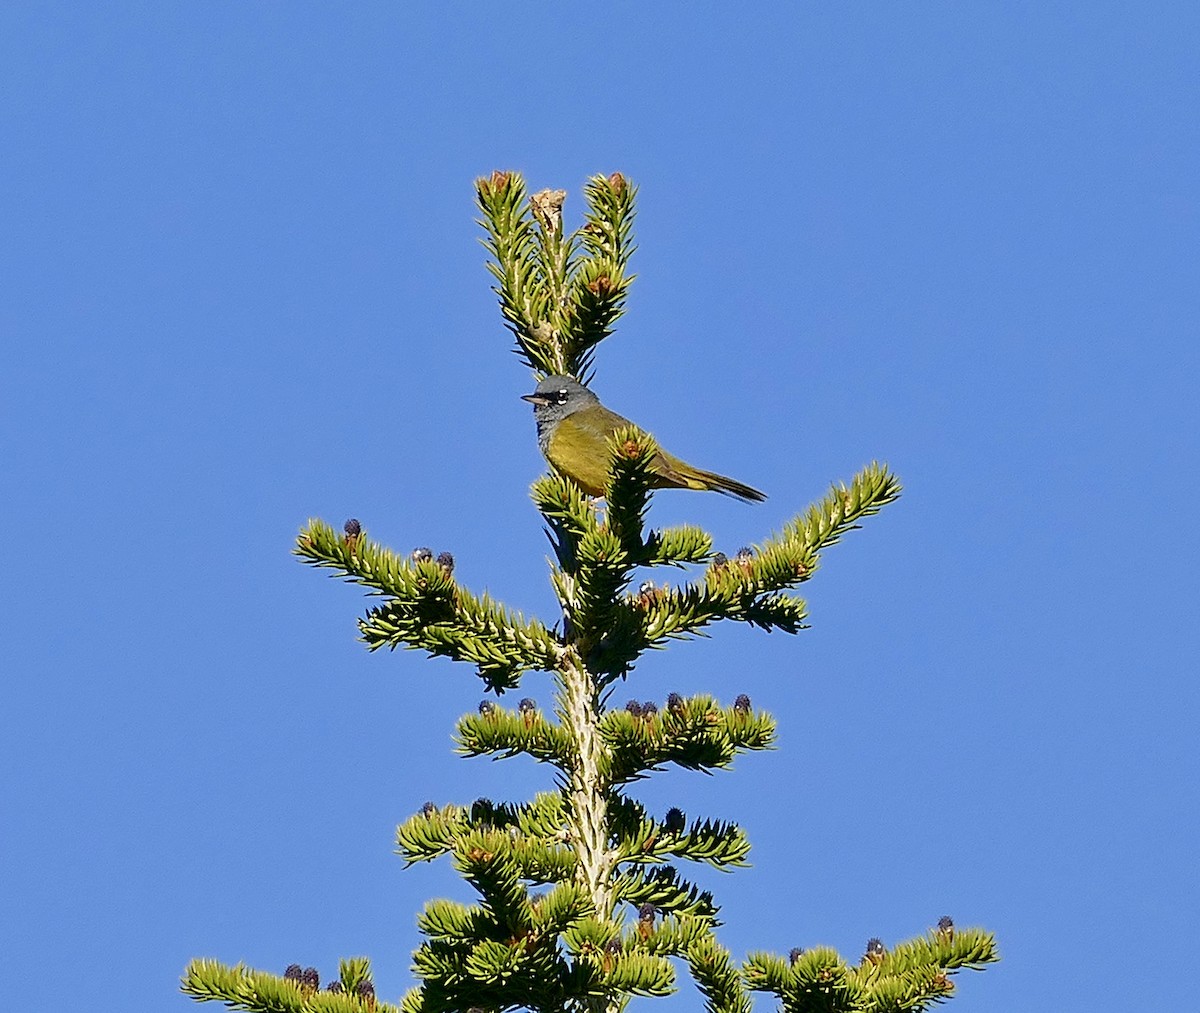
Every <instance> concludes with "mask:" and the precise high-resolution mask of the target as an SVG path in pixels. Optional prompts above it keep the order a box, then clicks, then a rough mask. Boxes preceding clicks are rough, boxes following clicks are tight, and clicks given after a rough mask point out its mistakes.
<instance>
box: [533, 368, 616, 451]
mask: <svg viewBox="0 0 1200 1013" xmlns="http://www.w3.org/2000/svg"><path fill="white" fill-rule="evenodd" d="M521 399H522V400H523V401H528V402H529V403H530V404H532V405H533V417H534V420H535V421H536V422H537V429H538V443H540V444H541V446H542V452H543V453H545V450H546V442H547V441H548V440H549V439H550V430H551V429H553V428H554V424H555V423H556V422H559V421H561V420H562V419H565V418H566V417H567V416H568V415H571V414H574V413H575V412H577V411H579V410H580V409H581V408H587V407H588V406H589V405H594V404H599V403H600V399H599V398H598V397H596V395H595V394H593V393H592V392H591V391H590V390H588V389H587V388H586V387H585V386H584V385H583V384H581V383H580V382H579V381H578V380H573V379H572V378H571V377H569V376H548V377H546V379H544V380H543V381H542V382H541V383H539V384H538V385H537V390H535V391H534V392H533V393H532V394H522V395H521Z"/></svg>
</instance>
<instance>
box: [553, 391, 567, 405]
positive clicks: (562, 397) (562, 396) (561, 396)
mask: <svg viewBox="0 0 1200 1013" xmlns="http://www.w3.org/2000/svg"><path fill="white" fill-rule="evenodd" d="M569 396H570V395H569V393H568V391H567V388H566V387H564V388H563V389H562V390H560V391H558V392H557V393H556V394H555V395H554V397H555V399H556V400H557V401H558V403H559V404H566V403H567V398H568V397H569Z"/></svg>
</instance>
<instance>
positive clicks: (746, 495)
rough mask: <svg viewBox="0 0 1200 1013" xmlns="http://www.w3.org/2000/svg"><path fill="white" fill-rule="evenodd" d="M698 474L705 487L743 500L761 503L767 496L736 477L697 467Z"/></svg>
mask: <svg viewBox="0 0 1200 1013" xmlns="http://www.w3.org/2000/svg"><path fill="white" fill-rule="evenodd" d="M696 474H697V475H699V476H700V479H701V481H702V482H703V483H704V487H705V488H707V489H712V490H713V491H714V492H720V493H724V494H725V495H726V496H734V497H736V498H737V499H740V500H742V501H743V502H746V503H761V502H762V501H763V500H765V499H766V498H767V494H766V493H765V492H759V491H758V490H757V489H754V488H752V487H750V486H748V485H746V484H745V483H744V482H739V481H737V480H736V479H732V478H726V477H725V476H724V475H718V474H717V473H716V472H715V471H701V470H700V469H699V468H697V469H696Z"/></svg>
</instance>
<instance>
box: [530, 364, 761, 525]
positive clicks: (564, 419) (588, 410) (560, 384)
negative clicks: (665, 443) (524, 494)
mask: <svg viewBox="0 0 1200 1013" xmlns="http://www.w3.org/2000/svg"><path fill="white" fill-rule="evenodd" d="M521 397H522V399H523V400H525V401H529V402H530V403H532V405H533V417H534V419H535V420H536V421H537V433H538V446H540V447H541V448H542V453H543V454H544V455H545V457H546V460H547V461H549V462H550V464H551V465H552V466H553V467H554V469H555V470H556V471H558V472H559V473H561V474H563V475H565V476H566V477H567V478H569V479H571V481H573V482H574V483H575V484H576V485H578V486H579V488H581V489H582V490H583V491H584V492H586V493H587V494H588V495H589V496H603V495H604V487H605V485H606V484H607V483H608V472H609V466H610V464H611V461H612V457H611V454H612V451H611V449H610V448H609V446H608V440H609V437H611V436H612V434H613V433H615V432H616V431H617V430H618V429H620V428H621V427H623V426H628V425H632V424H633V423H631V422H630V421H629V420H628V419H626V418H622V417H621V416H620V415H618V414H617V413H616V412H613V411H609V410H608V409H607V408H605V407H604V405H602V404H601V403H600V399H599V398H598V397H596V395H595V394H593V393H592V392H591V391H590V390H588V389H587V387H585V386H584V385H583V384H581V383H579V382H578V381H576V380H573V379H571V377H569V376H548V377H546V379H544V380H543V381H542V382H541V383H539V384H538V385H537V390H535V391H534V392H533V393H532V394H523V395H521ZM651 470H652V471H653V472H654V475H655V479H656V481H655V482H654V485H655V486H656V487H657V488H660V489H701V490H702V489H711V490H712V491H713V492H720V493H724V494H725V495H726V496H736V497H737V498H738V499H741V500H745V501H746V502H748V503H760V502H762V501H763V500H764V499H766V498H767V497H766V494H765V493H761V492H759V491H758V490H757V489H752V488H750V486H748V485H743V484H742V483H741V482H736V481H734V480H733V479H732V478H726V477H725V476H724V475H718V474H716V473H715V472H711V471H702V470H701V469H700V468H693V467H692V466H691V465H690V464H687V463H685V462H683V461H681V460H679V458H678V457H672V456H671V455H670V454H668V453H667V452H666V451H665V450H659V452H658V453H657V454H656V455H655V457H654V461H653V463H652V464H651Z"/></svg>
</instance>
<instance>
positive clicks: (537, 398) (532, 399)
mask: <svg viewBox="0 0 1200 1013" xmlns="http://www.w3.org/2000/svg"><path fill="white" fill-rule="evenodd" d="M521 400H522V401H528V402H529V403H530V404H531V405H544V404H549V403H550V399H549V398H548V397H546V396H545V395H543V394H522V395H521Z"/></svg>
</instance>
